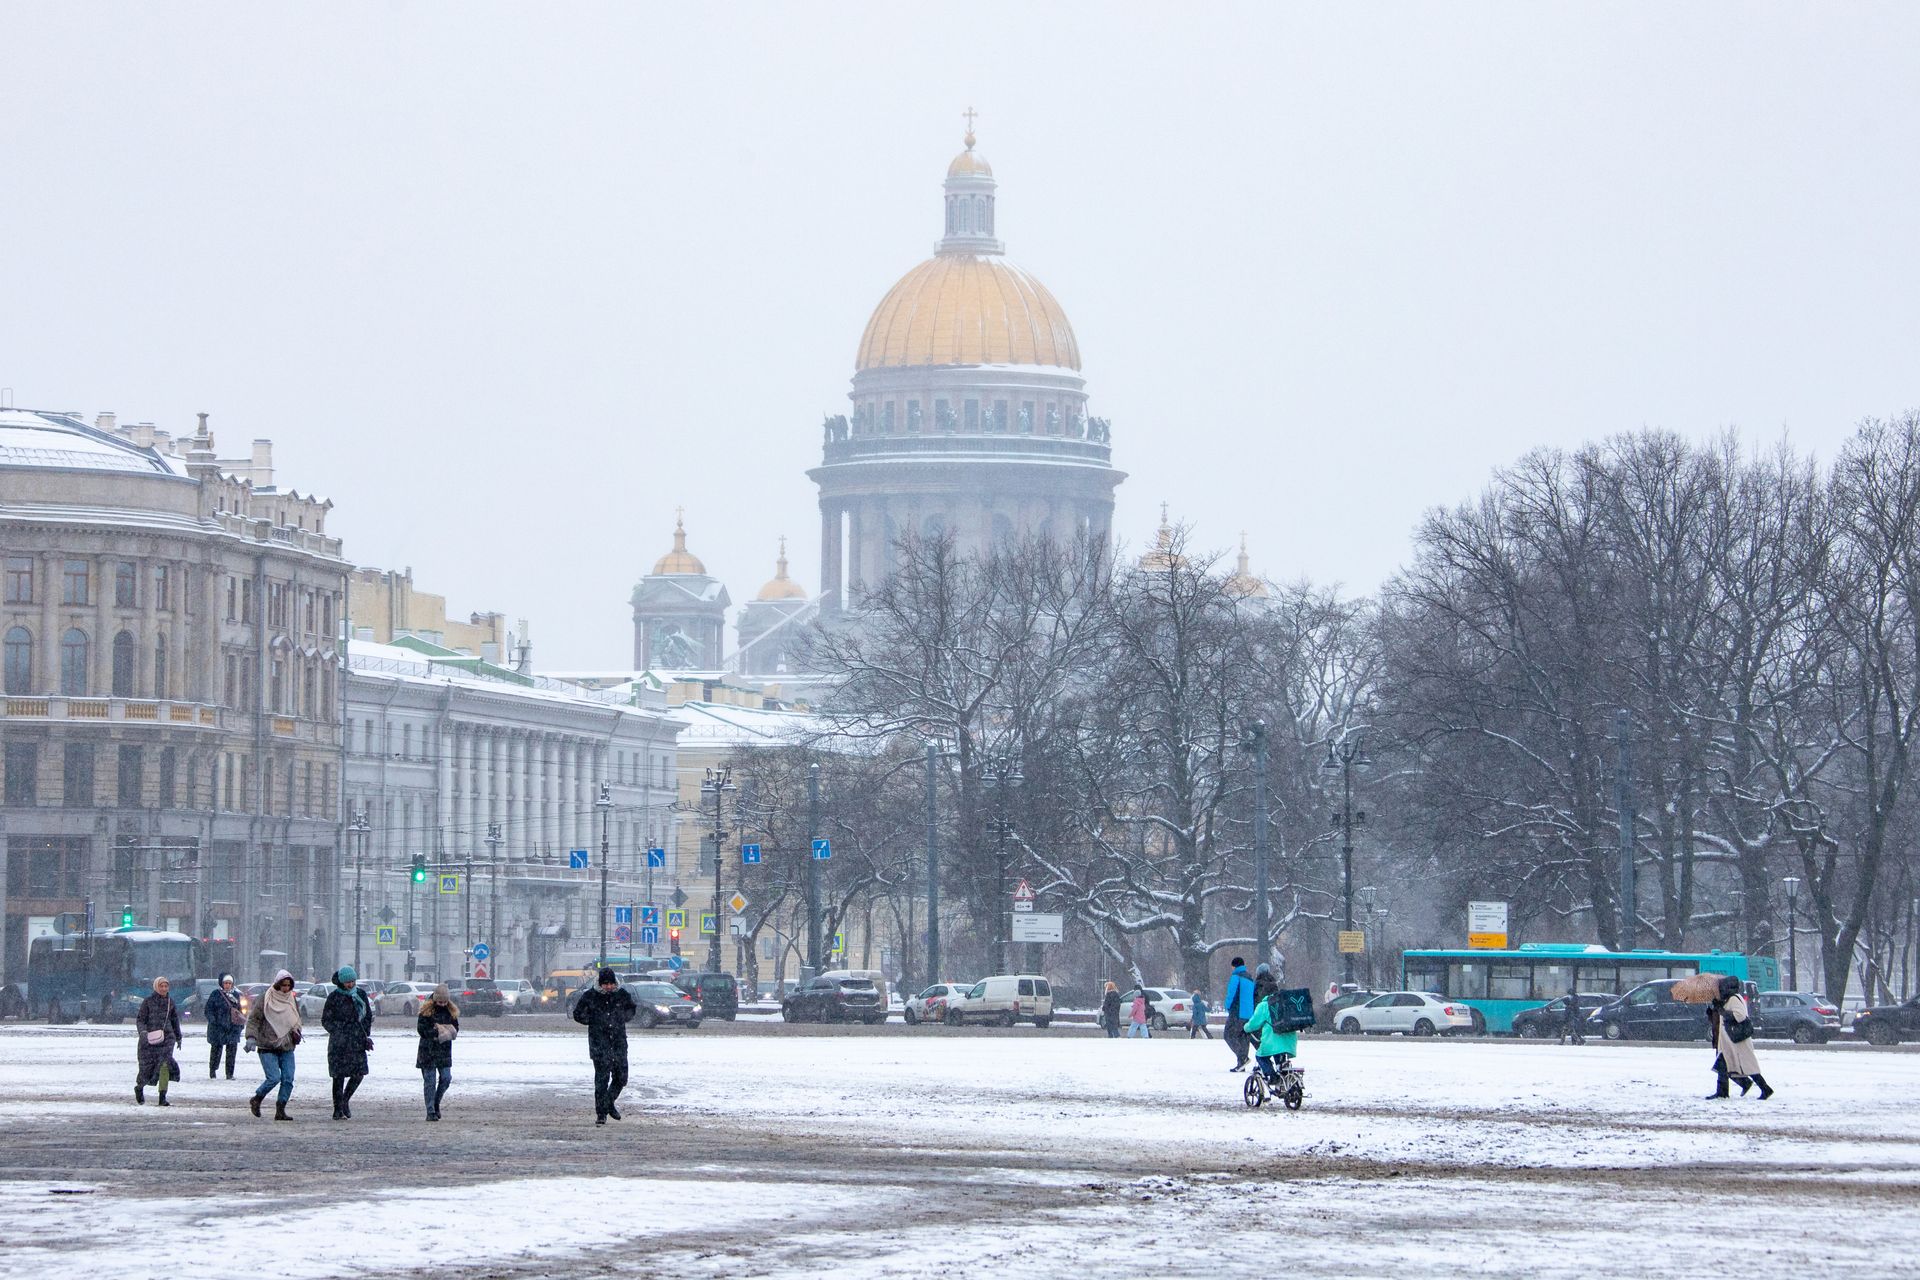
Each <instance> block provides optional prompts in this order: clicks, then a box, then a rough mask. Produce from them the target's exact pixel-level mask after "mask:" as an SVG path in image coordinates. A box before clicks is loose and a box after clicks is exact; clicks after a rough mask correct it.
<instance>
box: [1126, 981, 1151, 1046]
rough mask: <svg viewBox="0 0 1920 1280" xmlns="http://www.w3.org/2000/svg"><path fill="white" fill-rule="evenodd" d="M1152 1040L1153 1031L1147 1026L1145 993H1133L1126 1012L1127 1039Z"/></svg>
mask: <svg viewBox="0 0 1920 1280" xmlns="http://www.w3.org/2000/svg"><path fill="white" fill-rule="evenodd" d="M1135 1038H1138V1039H1141V1040H1151V1039H1153V1030H1152V1028H1150V1027H1148V1026H1147V993H1146V992H1145V991H1135V992H1134V993H1133V1004H1132V1006H1131V1007H1130V1008H1128V1010H1127V1039H1129V1040H1132V1039H1135Z"/></svg>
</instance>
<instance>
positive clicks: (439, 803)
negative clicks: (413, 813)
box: [433, 723, 459, 838]
mask: <svg viewBox="0 0 1920 1280" xmlns="http://www.w3.org/2000/svg"><path fill="white" fill-rule="evenodd" d="M439 732H440V742H439V743H438V744H437V746H438V750H437V751H436V752H435V753H434V755H435V759H436V760H437V761H438V763H436V764H435V765H434V797H433V820H434V824H435V826H436V827H438V828H439V830H440V833H441V835H442V837H443V838H444V836H445V834H446V832H448V831H449V830H451V829H452V827H453V814H454V808H453V780H454V778H455V777H456V776H457V774H458V772H459V768H458V763H457V760H456V757H455V752H456V749H457V748H456V744H457V743H458V741H459V739H458V736H457V735H456V733H455V731H454V726H453V725H452V724H451V723H447V724H443V725H441V726H440V730H439Z"/></svg>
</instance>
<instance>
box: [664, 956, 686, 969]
mask: <svg viewBox="0 0 1920 1280" xmlns="http://www.w3.org/2000/svg"><path fill="white" fill-rule="evenodd" d="M686 963H687V962H686V961H685V960H682V959H681V958H680V957H679V956H668V957H667V968H669V969H679V968H682V967H683V966H685V964H686Z"/></svg>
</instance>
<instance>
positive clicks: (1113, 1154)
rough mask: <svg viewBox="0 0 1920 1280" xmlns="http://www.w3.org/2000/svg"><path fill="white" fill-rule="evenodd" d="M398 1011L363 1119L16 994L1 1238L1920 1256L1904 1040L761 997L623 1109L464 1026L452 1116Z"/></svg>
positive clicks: (187, 1256) (1175, 1259) (233, 1243)
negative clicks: (167, 1089)
mask: <svg viewBox="0 0 1920 1280" xmlns="http://www.w3.org/2000/svg"><path fill="white" fill-rule="evenodd" d="M392 1031H393V1032H395V1034H389V1033H388V1031H387V1029H385V1028H383V1030H382V1034H381V1035H380V1036H379V1045H380V1047H379V1049H378V1050H377V1051H376V1053H375V1055H374V1064H375V1074H374V1075H373V1076H372V1077H370V1078H369V1080H368V1082H367V1084H366V1086H365V1087H364V1088H363V1089H362V1090H361V1092H360V1094H359V1095H358V1097H357V1098H356V1099H355V1114H356V1119H355V1120H354V1121H352V1122H351V1123H350V1124H334V1123H331V1122H329V1121H328V1120H326V1118H325V1116H326V1112H327V1110H328V1106H327V1102H326V1081H325V1078H324V1074H325V1072H324V1060H325V1054H324V1040H323V1039H321V1038H318V1037H316V1039H315V1041H314V1042H313V1043H311V1044H310V1045H309V1046H307V1047H306V1048H305V1049H303V1050H302V1053H301V1064H300V1069H301V1072H302V1075H301V1085H300V1089H299V1091H298V1093H297V1094H296V1098H295V1106H294V1110H295V1113H296V1115H298V1116H299V1117H300V1119H301V1123H299V1124H296V1125H275V1124H273V1123H271V1122H263V1121H256V1120H254V1119H253V1118H252V1117H251V1116H249V1115H247V1114H246V1111H245V1109H244V1106H243V1100H244V1097H245V1094H246V1092H247V1091H248V1090H247V1082H244V1081H235V1082H232V1083H228V1082H225V1081H220V1082H208V1081H206V1080H205V1079H204V1078H203V1079H199V1080H194V1079H191V1078H190V1079H189V1080H188V1081H187V1082H185V1083H184V1084H183V1085H181V1086H179V1087H178V1089H177V1090H176V1092H175V1099H176V1105H175V1106H173V1107H171V1108H169V1109H168V1110H167V1111H159V1110H157V1109H156V1108H153V1107H151V1106H149V1107H147V1108H145V1109H141V1108H136V1107H134V1106H133V1105H132V1103H131V1098H130V1097H129V1090H130V1086H131V1080H132V1059H133V1042H132V1035H131V1033H130V1032H128V1031H125V1030H119V1029H102V1028H84V1029H79V1028H63V1029H58V1030H54V1029H48V1028H38V1027H18V1028H7V1029H5V1030H0V1139H3V1140H5V1142H6V1151H7V1154H5V1155H0V1275H4V1276H14V1275H22V1276H27V1275H31V1276H41V1277H61V1276H81V1275H90V1274H93V1273H97V1272H101V1271H102V1270H103V1269H104V1271H105V1272H106V1273H107V1274H110V1275H135V1274H151V1273H161V1272H164V1273H169V1274H174V1273H182V1272H190V1273H192V1274H194V1275H196V1276H225V1275H235V1276H239V1275H254V1274H258V1272H259V1270H260V1268H259V1265H258V1258H257V1256H256V1255H255V1250H256V1249H257V1247H258V1246H257V1244H255V1243H254V1241H257V1240H258V1239H259V1238H260V1237H261V1235H262V1234H263V1233H269V1232H270V1233H272V1234H273V1235H274V1236H276V1237H280V1236H284V1237H285V1238H287V1239H290V1240H296V1241H300V1242H302V1245H303V1248H302V1249H301V1250H300V1252H298V1253H297V1255H296V1256H295V1257H293V1258H292V1259H290V1260H288V1261H287V1262H286V1263H285V1264H284V1265H281V1264H279V1263H278V1262H276V1265H275V1266H274V1268H273V1270H275V1271H277V1272H278V1273H279V1274H284V1275H287V1276H297V1277H305V1276H314V1277H319V1276H332V1275H411V1274H428V1273H442V1274H444V1273H445V1271H446V1269H447V1268H449V1267H458V1268H459V1269H460V1270H461V1271H462V1272H465V1273H471V1272H472V1271H473V1270H474V1269H476V1268H484V1269H485V1270H484V1274H487V1275H500V1276H506V1275H522V1274H524V1275H529V1276H531V1275H563V1274H596V1275H599V1274H616V1275H617V1274H634V1275H651V1274H662V1275H665V1274H673V1275H709V1274H712V1275H719V1274H726V1275H752V1274H796V1275H799V1274H827V1273H832V1274H834V1275H836V1276H896V1275H946V1274H960V1273H963V1272H964V1273H973V1272H975V1271H977V1270H978V1269H979V1268H980V1267H981V1266H982V1265H992V1266H994V1267H996V1268H997V1269H999V1270H1002V1271H1005V1272H1007V1273H1008V1274H1013V1275H1067V1274H1099V1275H1136V1274H1146V1273H1159V1274H1174V1275H1185V1274H1193V1275H1199V1274H1206V1275H1209V1276H1217V1275H1218V1274H1220V1273H1221V1272H1222V1271H1227V1272H1241V1271H1247V1270H1252V1271H1253V1272H1254V1273H1256V1274H1259V1273H1266V1272H1285V1273H1291V1274H1295V1275H1352V1274H1354V1273H1355V1272H1357V1271H1361V1270H1369V1271H1371V1270H1376V1269H1380V1268H1392V1269H1393V1271H1394V1272H1395V1273H1397V1274H1401V1275H1429V1274H1433V1275H1440V1274H1453V1273H1459V1272H1466V1271H1472V1272H1477V1273H1492V1274H1498V1275H1517V1276H1520V1275H1594V1274H1600V1275H1670V1274H1675V1273H1677V1272H1680V1271H1683V1270H1688V1269H1705V1268H1711V1267H1716V1266H1724V1265H1725V1259H1726V1252H1727V1250H1728V1248H1729V1247H1730V1245H1729V1234H1731V1235H1732V1236H1736V1237H1740V1238H1743V1239H1748V1240H1749V1242H1748V1243H1743V1244H1740V1245H1739V1246H1738V1248H1739V1249H1740V1250H1741V1253H1742V1257H1743V1262H1742V1266H1743V1267H1747V1268H1753V1267H1755V1266H1757V1267H1758V1269H1759V1270H1760V1272H1761V1274H1769V1273H1774V1272H1777V1273H1778V1274H1782V1275H1789V1274H1792V1275H1819V1274H1830V1273H1838V1272H1840V1271H1843V1270H1851V1269H1854V1268H1857V1267H1863V1266H1869V1265H1871V1266H1874V1267H1875V1268H1876V1269H1878V1270H1881V1271H1883V1272H1886V1273H1890V1274H1891V1273H1898V1272H1900V1271H1901V1270H1902V1269H1903V1268H1914V1267H1915V1265H1916V1264H1915V1262H1914V1259H1916V1258H1920V1106H1916V1105H1915V1102H1914V1100H1915V1097H1916V1092H1917V1087H1920V1054H1914V1053H1909V1052H1880V1051H1870V1050H1859V1051H1838V1050H1828V1051H1819V1050H1814V1051H1793V1050H1787V1049H1784V1048H1781V1049H1775V1050H1771V1051H1769V1050H1768V1049H1765V1048H1763V1049H1762V1050H1761V1060H1762V1065H1763V1066H1764V1068H1765V1069H1766V1072H1767V1077H1768V1079H1769V1080H1770V1081H1771V1082H1772V1083H1773V1084H1774V1086H1775V1087H1776V1088H1777V1089H1779V1090H1780V1093H1779V1095H1778V1096H1777V1097H1775V1098H1774V1099H1773V1100H1772V1101H1769V1102H1766V1103H1761V1102H1758V1101H1755V1100H1752V1099H1749V1100H1744V1101H1743V1100H1740V1099H1738V1098H1736V1099H1733V1100H1730V1101H1728V1102H1724V1103H1717V1102H1708V1101H1706V1100H1705V1099H1704V1098H1703V1097H1702V1095H1704V1094H1705V1093H1706V1092H1707V1091H1708V1089H1709V1087H1710V1086H1711V1083H1712V1075H1711V1073H1710V1072H1709V1071H1708V1065H1709V1057H1708V1054H1707V1052H1706V1051H1705V1049H1704V1048H1703V1047H1701V1046H1697V1045H1688V1046H1675V1047H1644V1046H1615V1045H1601V1044H1596V1045H1590V1046H1587V1047H1585V1048H1574V1047H1563V1046H1558V1045H1552V1044H1540V1043H1536V1042H1504V1043H1488V1042H1476V1041H1466V1042H1448V1041H1436V1040H1427V1041H1409V1040H1402V1039H1394V1040H1365V1041H1355V1040H1346V1039H1326V1038H1311V1039H1309V1040H1308V1041H1306V1042H1305V1048H1304V1053H1303V1057H1302V1061H1303V1063H1304V1065H1305V1066H1306V1067H1307V1069H1308V1098H1307V1102H1306V1106H1305V1108H1304V1109H1303V1110H1301V1111H1299V1112H1297V1113H1293V1112H1287V1111H1284V1110H1278V1109H1270V1110H1264V1111H1261V1112H1257V1113H1256V1112H1250V1111H1248V1110H1247V1108H1246V1107H1245V1106H1243V1105H1242V1103H1241V1101H1240V1098H1239V1086H1240V1083H1241V1079H1242V1077H1240V1076H1237V1075H1230V1074H1228V1072H1227V1071H1226V1069H1225V1068H1226V1067H1227V1065H1228V1064H1229V1062H1230V1058H1229V1055H1228V1054H1227V1051H1226V1050H1225V1049H1224V1047H1222V1045H1221V1044H1220V1043H1219V1042H1218V1041H1213V1042H1206V1041H1197V1042H1196V1041H1188V1040H1187V1039H1185V1038H1184V1037H1177V1038H1176V1037H1163V1038H1160V1039H1156V1040H1153V1041H1148V1042H1141V1041H1124V1040H1123V1041H1109V1040H1106V1039H1105V1038H1104V1037H1100V1036H1095V1035H1088V1034H1084V1033H1075V1032H1065V1033H1063V1034H1057V1035H1056V1034H1046V1035H1024V1036H1007V1035H996V1034H993V1033H991V1032H987V1033H982V1034H959V1033H952V1032H947V1031H945V1030H944V1029H942V1028H927V1029H924V1031H923V1032H922V1033H918V1034H911V1035H899V1034H895V1035H877V1036H861V1035H836V1036H805V1035H794V1034H787V1033H784V1031H783V1029H782V1028H779V1027H777V1026H770V1027H765V1028H747V1029H745V1030H744V1032H743V1033H742V1034H734V1035H706V1034H703V1033H701V1032H694V1033H690V1034H666V1033H661V1034H654V1035H636V1036H635V1037H634V1039H633V1051H632V1060H633V1082H632V1084H631V1085H630V1087H629V1091H628V1094H627V1098H626V1102H627V1104H628V1105H627V1106H626V1107H624V1108H623V1110H625V1111H626V1113H627V1117H628V1118H627V1119H626V1121H624V1122H623V1123H618V1124H613V1125H609V1126H607V1127H606V1128H603V1129H601V1128H595V1127H594V1126H593V1124H592V1114H591V1113H592V1104H591V1090H590V1076H589V1072H588V1066H587V1062H586V1058H585V1052H584V1046H583V1044H582V1042H581V1040H580V1038H579V1037H578V1036H575V1035H569V1034H565V1033H553V1032H545V1031H530V1030H515V1029H511V1028H503V1029H501V1030H498V1031H495V1030H491V1029H489V1030H479V1029H474V1030H471V1031H469V1032H468V1033H467V1034H466V1035H464V1036H463V1037H462V1038H461V1040H460V1043H459V1047H458V1051H457V1055H456V1057H457V1062H456V1072H455V1083H454V1090H453V1093H452V1094H451V1095H450V1096H449V1099H448V1104H447V1119H446V1120H445V1121H444V1122H442V1123H441V1124H439V1125H433V1126H428V1125H425V1124H424V1123H422V1122H421V1117H420V1114H419V1111H420V1101H419V1095H418V1079H419V1078H418V1076H417V1075H416V1074H415V1073H414V1072H413V1071H412V1070H411V1069H410V1068H411V1064H412V1038H411V1036H410V1035H407V1034H404V1033H399V1032H400V1029H399V1028H393V1029H392ZM197 1048H199V1046H198V1045H197V1044H194V1043H191V1042H190V1044H189V1045H188V1052H187V1053H185V1054H183V1062H184V1063H185V1064H186V1065H188V1066H189V1067H191V1066H192V1064H193V1063H194V1062H195V1061H202V1062H203V1061H204V1058H203V1057H202V1058H196V1057H195V1055H194V1054H193V1053H192V1052H191V1051H192V1050H194V1049H197ZM242 1063H243V1068H244V1070H245V1072H246V1073H248V1074H250V1076H251V1078H252V1079H254V1080H257V1079H258V1074H257V1073H258V1068H257V1066H255V1065H254V1064H253V1062H252V1060H251V1059H246V1058H243V1059H242ZM1781 1211H1787V1212H1788V1214H1789V1216H1788V1217H1786V1218H1783V1217H1781V1216H1780V1214H1781ZM1716 1221H1718V1222H1721V1223H1723V1224H1724V1228H1723V1229H1720V1228H1715V1227H1713V1226H1712V1225H1711V1224H1712V1223H1714V1222H1716ZM1784 1221H1791V1222H1793V1223H1795V1224H1797V1225H1796V1226H1795V1228H1794V1229H1791V1230H1771V1229H1766V1228H1765V1227H1764V1226H1763V1225H1762V1224H1764V1223H1767V1222H1776V1223H1778V1222H1784ZM435 1224H438V1225H439V1226H440V1227H441V1228H442V1229H433V1228H434V1226H435ZM1756 1230H1757V1232H1758V1234H1757V1235H1750V1234H1749V1233H1752V1232H1755V1231H1756ZM1236 1237H1237V1238H1236ZM1231 1255H1245V1260H1244V1261H1234V1260H1233V1259H1232V1257H1231ZM155 1258H158V1259H163V1260H164V1262H163V1263H162V1264H161V1265H153V1264H152V1260H153V1259H155Z"/></svg>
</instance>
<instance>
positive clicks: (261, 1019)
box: [247, 969, 300, 1120]
mask: <svg viewBox="0 0 1920 1280" xmlns="http://www.w3.org/2000/svg"><path fill="white" fill-rule="evenodd" d="M299 1044H300V999H299V997H298V996H295V995H294V994H293V975H292V974H290V973H288V972H287V971H286V970H285V969H282V970H280V972H278V973H276V974H274V975H273V985H272V986H270V987H268V988H267V989H266V990H265V991H263V992H262V993H261V994H260V1002H259V1003H258V1004H256V1005H254V1006H253V1012H252V1013H250V1014H248V1015H247V1052H248V1053H252V1052H254V1051H255V1050H258V1051H259V1053H260V1070H261V1071H263V1072H264V1073H265V1074H266V1077H267V1078H266V1079H265V1080H264V1081H263V1082H261V1085H260V1087H259V1088H258V1089H255V1090H254V1091H253V1097H252V1098H251V1099H250V1100H249V1101H248V1103H247V1109H248V1110H250V1111H252V1112H253V1114H254V1115H255V1116H258V1115H259V1114H260V1100H261V1099H262V1098H265V1097H266V1096H267V1095H268V1094H269V1093H271V1092H273V1090H274V1087H275V1086H278V1087H279V1089H280V1100H279V1101H278V1102H276V1103H274V1105H273V1118H274V1119H275V1120H290V1119H292V1117H291V1116H289V1115H288V1114H287V1100H288V1099H289V1098H291V1097H293V1051H294V1050H295V1049H296V1048H298V1047H299Z"/></svg>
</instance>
